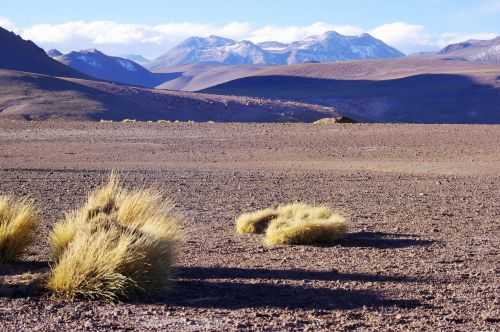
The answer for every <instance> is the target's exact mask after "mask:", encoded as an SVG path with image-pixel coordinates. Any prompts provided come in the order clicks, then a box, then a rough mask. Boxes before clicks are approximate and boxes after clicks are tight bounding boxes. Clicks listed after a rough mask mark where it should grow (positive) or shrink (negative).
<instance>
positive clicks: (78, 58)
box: [49, 49, 175, 88]
mask: <svg viewBox="0 0 500 332" xmlns="http://www.w3.org/2000/svg"><path fill="white" fill-rule="evenodd" d="M50 52H52V54H57V53H56V52H55V51H49V53H50ZM54 59H56V60H57V61H59V62H61V63H63V64H65V65H67V66H69V67H71V68H73V69H75V70H78V71H79V72H81V73H84V74H86V75H88V76H91V77H94V78H97V79H101V80H106V81H112V82H117V83H122V84H129V85H136V86H142V87H148V88H154V87H156V86H158V85H160V84H162V83H163V82H165V81H168V80H170V79H173V78H175V75H169V74H156V73H152V72H150V71H149V70H147V69H145V68H144V67H142V66H141V65H139V64H138V63H136V62H134V61H131V60H128V59H125V58H120V57H114V56H109V55H106V54H104V53H102V52H100V51H98V50H96V49H90V50H83V51H78V52H71V53H68V54H65V55H59V56H55V57H54Z"/></svg>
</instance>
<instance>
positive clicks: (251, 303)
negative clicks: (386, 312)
mask: <svg viewBox="0 0 500 332" xmlns="http://www.w3.org/2000/svg"><path fill="white" fill-rule="evenodd" d="M162 303H165V304H169V305H176V306H182V307H195V308H219V309H243V308H264V307H266V308H282V309H294V308H297V309H299V308H300V309H322V310H334V309H336V310H349V309H356V308H363V307H369V308H382V307H399V308H415V307H417V306H420V305H421V304H420V302H419V301H417V300H407V299H387V298H384V297H383V296H382V295H380V294H378V293H376V292H373V291H368V290H350V289H339V288H312V287H305V286H291V285H279V284H268V283H257V284H247V283H239V282H207V281H180V282H177V283H176V285H175V292H174V293H172V294H170V295H169V296H168V297H167V298H165V299H163V301H162Z"/></svg>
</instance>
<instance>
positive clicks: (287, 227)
mask: <svg viewBox="0 0 500 332" xmlns="http://www.w3.org/2000/svg"><path fill="white" fill-rule="evenodd" d="M347 228H348V227H347V222H346V220H345V218H344V217H343V216H342V215H340V214H338V213H335V212H333V211H332V210H330V209H329V208H327V207H324V206H320V207H316V206H311V205H308V204H303V203H294V204H289V205H282V206H279V207H277V208H269V209H265V210H261V211H257V212H253V213H245V214H243V215H241V216H240V217H239V218H238V219H237V221H236V230H237V232H238V233H240V234H244V233H254V234H264V239H263V242H264V244H265V245H267V246H275V245H327V244H332V243H335V241H337V240H339V239H340V238H342V237H343V236H344V235H345V234H346V232H347Z"/></svg>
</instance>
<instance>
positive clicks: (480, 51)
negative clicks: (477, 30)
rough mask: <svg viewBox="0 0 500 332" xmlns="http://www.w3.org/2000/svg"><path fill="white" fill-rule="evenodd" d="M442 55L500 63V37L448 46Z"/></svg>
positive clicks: (442, 51) (441, 52)
mask: <svg viewBox="0 0 500 332" xmlns="http://www.w3.org/2000/svg"><path fill="white" fill-rule="evenodd" d="M439 54H440V55H446V56H452V57H457V58H462V59H465V60H468V61H474V62H481V63H500V37H497V38H495V39H491V40H474V39H472V40H468V41H465V42H462V43H457V44H452V45H449V46H446V47H445V48H444V49H443V50H441V51H440V52H439Z"/></svg>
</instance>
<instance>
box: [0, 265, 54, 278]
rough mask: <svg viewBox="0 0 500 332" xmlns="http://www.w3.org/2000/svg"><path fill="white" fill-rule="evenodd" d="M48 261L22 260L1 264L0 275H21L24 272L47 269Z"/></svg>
mask: <svg viewBox="0 0 500 332" xmlns="http://www.w3.org/2000/svg"><path fill="white" fill-rule="evenodd" d="M49 268H50V266H49V262H38V261H23V262H15V263H11V264H3V265H1V268H0V277H2V276H13V275H21V274H24V273H33V272H42V271H48V270H49Z"/></svg>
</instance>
